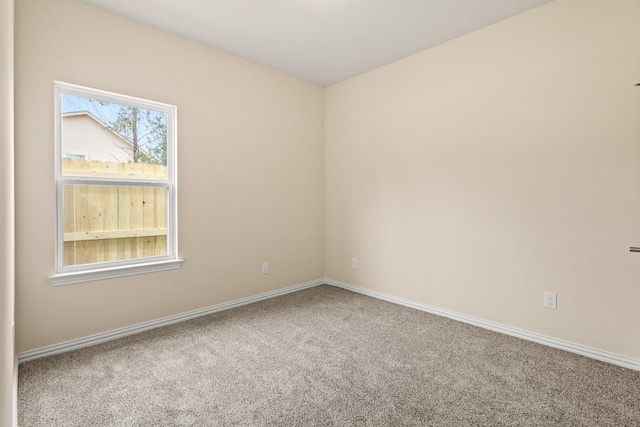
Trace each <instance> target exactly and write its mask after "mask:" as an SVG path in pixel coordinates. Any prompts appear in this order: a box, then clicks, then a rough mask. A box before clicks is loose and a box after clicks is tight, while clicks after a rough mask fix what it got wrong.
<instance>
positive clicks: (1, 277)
mask: <svg viewBox="0 0 640 427" xmlns="http://www.w3.org/2000/svg"><path fill="white" fill-rule="evenodd" d="M13 11H14V2H13V0H1V1H0V207H1V208H0V425H2V426H10V425H12V424H13V422H14V417H15V416H16V414H15V410H14V408H15V406H14V405H15V403H16V402H15V399H14V393H15V385H16V381H17V378H16V377H15V374H16V371H17V369H16V367H17V359H16V351H15V348H14V346H13V320H14V284H15V281H14V189H13V185H14V184H13V182H14V181H13V135H14V134H13Z"/></svg>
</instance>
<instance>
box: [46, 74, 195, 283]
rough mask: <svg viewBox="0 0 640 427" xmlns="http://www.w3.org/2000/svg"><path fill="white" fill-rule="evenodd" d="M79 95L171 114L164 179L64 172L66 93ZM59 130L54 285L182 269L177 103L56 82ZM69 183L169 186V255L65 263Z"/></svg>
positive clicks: (55, 98)
mask: <svg viewBox="0 0 640 427" xmlns="http://www.w3.org/2000/svg"><path fill="white" fill-rule="evenodd" d="M63 94H68V95H76V96H81V97H84V98H90V99H97V100H99V101H107V102H114V103H118V104H124V105H128V106H132V107H138V108H143V109H149V110H155V111H161V112H163V113H166V114H167V177H166V179H164V180H145V179H131V180H127V179H121V178H93V177H79V176H64V175H62V154H63V151H62V95H63ZM54 114H55V117H54V131H55V187H56V188H55V191H56V246H55V264H56V268H55V273H54V274H53V275H51V276H49V280H50V282H51V284H52V285H54V286H57V285H66V284H70V283H79V282H88V281H92V280H101V279H106V278H111V277H119V276H128V275H133V274H141V273H148V272H154V271H162V270H171V269H176V268H180V267H181V266H182V262H183V260H181V259H179V258H178V227H177V224H178V222H177V221H178V212H177V200H178V193H177V190H178V188H177V149H176V141H177V129H176V127H177V108H176V107H175V106H174V105H169V104H163V103H160V102H155V101H149V100H145V99H140V98H134V97H131V96H127V95H120V94H116V93H111V92H106V91H103V90H99V89H92V88H88V87H83V86H78V85H73V84H69V83H64V82H59V81H55V82H54ZM65 185H122V186H138V187H145V186H148V187H164V188H167V189H168V190H167V199H166V201H167V253H166V254H165V255H158V256H149V257H142V258H133V259H128V260H118V261H106V262H96V263H89V264H81V265H72V266H64V234H63V233H64V229H63V227H64V226H63V221H64V218H63V215H64V212H63V189H64V186H65Z"/></svg>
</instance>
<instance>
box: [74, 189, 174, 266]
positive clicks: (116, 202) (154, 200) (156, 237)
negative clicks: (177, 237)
mask: <svg viewBox="0 0 640 427" xmlns="http://www.w3.org/2000/svg"><path fill="white" fill-rule="evenodd" d="M167 191H168V190H167V188H166V187H141V186H140V187H139V186H115V185H110V186H99V185H65V186H64V187H63V193H64V194H63V209H64V210H63V218H64V219H63V221H64V227H63V239H64V254H63V257H64V266H71V265H80V264H89V263H95V262H105V261H116V260H127V259H133V258H142V257H150V256H158V255H166V254H167Z"/></svg>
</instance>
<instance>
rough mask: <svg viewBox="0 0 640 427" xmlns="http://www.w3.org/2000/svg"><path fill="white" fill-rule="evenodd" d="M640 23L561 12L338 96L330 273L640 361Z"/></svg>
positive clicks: (514, 22)
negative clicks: (551, 294)
mask: <svg viewBox="0 0 640 427" xmlns="http://www.w3.org/2000/svg"><path fill="white" fill-rule="evenodd" d="M639 22H640V2H638V1H637V0H556V1H554V2H552V3H549V4H547V5H545V6H542V7H540V8H537V9H534V10H532V11H530V12H527V13H525V14H522V15H519V16H516V17H514V18H512V19H509V20H506V21H503V22H501V23H498V24H496V25H493V26H490V27H487V28H485V29H483V30H480V31H477V32H475V33H472V34H470V35H467V36H465V37H461V38H459V39H456V40H453V41H451V42H449V43H446V44H444V45H441V46H439V47H436V48H433V49H430V50H427V51H424V52H421V53H419V54H417V55H414V56H411V57H409V58H406V59H404V60H401V61H398V62H396V63H393V64H390V65H388V66H385V67H382V68H379V69H377V70H374V71H371V72H369V73H366V74H363V75H360V76H357V77H355V78H352V79H350V80H347V81H345V82H342V83H339V84H336V85H334V86H331V87H328V88H327V89H326V90H325V177H326V178H325V200H326V201H325V206H326V208H325V209H326V216H325V224H326V235H325V262H326V264H325V274H326V276H327V277H330V278H332V279H335V280H339V281H343V282H347V283H351V284H354V285H357V286H362V287H366V288H370V289H373V290H377V291H381V292H386V293H389V294H393V295H396V296H400V297H404V298H408V299H412V300H415V301H419V302H422V303H425V304H429V305H432V306H437V307H440V308H443V309H448V310H452V311H456V312H459V313H463V314H466V315H470V316H475V317H479V318H482V319H487V320H491V321H494V322H499V323H502V324H506V325H509V326H512V327H517V328H522V329H525V330H528V331H532V332H538V333H541V334H545V335H548V336H552V337H556V338H560V339H564V340H569V341H572V342H576V343H580V344H582V345H587V346H592V347H596V348H599V349H603V350H607V351H611V352H614V353H618V354H621V355H626V356H629V357H633V358H640V339H638V337H640V309H639V302H640V254H631V253H629V246H640V88H638V87H635V86H634V85H635V83H637V82H640V31H639V27H638V23H639ZM352 257H358V259H359V268H358V269H357V270H354V269H352V268H351V258H352ZM545 290H548V291H555V292H557V293H558V310H557V311H553V310H549V309H544V308H543V306H542V295H543V291H545Z"/></svg>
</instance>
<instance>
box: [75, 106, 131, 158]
mask: <svg viewBox="0 0 640 427" xmlns="http://www.w3.org/2000/svg"><path fill="white" fill-rule="evenodd" d="M62 157H66V158H70V159H86V160H101V161H103V162H132V161H133V144H132V143H131V142H130V141H128V140H127V139H126V138H123V137H122V136H121V135H119V134H118V133H117V132H114V131H112V130H111V129H109V126H108V125H107V124H105V123H104V122H103V121H102V120H100V119H99V118H97V117H96V116H94V115H93V114H91V113H89V112H88V111H77V112H72V113H64V114H63V115H62Z"/></svg>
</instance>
